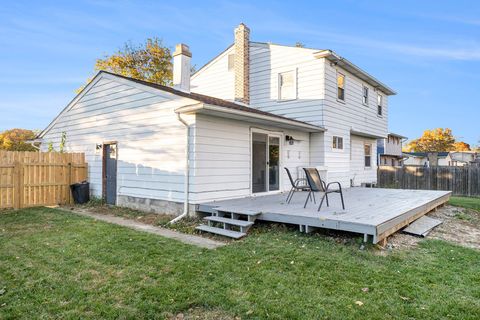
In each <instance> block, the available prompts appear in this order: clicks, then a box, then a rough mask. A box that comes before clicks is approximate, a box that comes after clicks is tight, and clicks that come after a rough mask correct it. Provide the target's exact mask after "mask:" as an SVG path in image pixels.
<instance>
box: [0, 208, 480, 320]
mask: <svg viewBox="0 0 480 320" xmlns="http://www.w3.org/2000/svg"><path fill="white" fill-rule="evenodd" d="M479 284H480V252H479V251H476V250H473V249H467V248H463V247H459V246H455V245H452V244H449V243H446V242H442V241H434V240H427V241H422V242H421V243H420V246H419V247H418V248H416V249H412V250H410V251H398V252H393V253H391V254H389V255H386V256H382V255H379V254H377V253H375V249H374V248H368V249H367V250H359V246H358V243H350V244H338V243H336V242H335V241H334V240H330V239H329V238H327V237H325V236H322V235H303V234H300V233H296V232H292V231H291V230H284V229H281V228H272V229H267V228H262V227H260V228H254V229H253V233H252V234H251V235H249V236H248V237H246V238H245V239H244V240H242V241H238V242H234V243H232V244H230V245H228V246H225V247H222V248H220V249H217V250H206V249H200V248H197V247H194V246H189V245H185V244H182V243H179V242H176V241H174V240H170V239H165V238H162V237H158V236H155V235H151V234H146V233H141V232H137V231H133V230H130V229H126V228H123V227H119V226H115V225H110V224H106V223H103V222H98V221H94V220H91V219H87V218H83V217H80V216H76V215H74V214H71V213H66V212H63V211H59V210H55V209H46V208H36V209H27V210H21V211H10V212H3V213H1V214H0V319H14V318H15V319H16V318H25V319H33V318H35V319H36V318H63V319H69V318H70V319H78V318H83V319H84V318H110V319H112V318H125V319H129V318H159V319H163V318H168V316H169V315H170V314H177V313H180V312H182V313H185V314H187V315H188V314H189V313H190V312H192V311H189V310H192V309H193V310H196V311H194V312H195V313H196V314H200V315H201V316H203V317H204V318H211V319H214V318H219V317H226V318H228V317H229V316H231V317H235V316H239V317H241V318H242V319H264V318H272V319H321V318H328V319H450V318H451V319H479V318H480V285H479ZM364 288H368V290H366V289H364ZM362 289H363V290H362ZM356 302H361V303H358V304H356ZM360 304H362V305H360ZM199 310H200V311H199Z"/></svg>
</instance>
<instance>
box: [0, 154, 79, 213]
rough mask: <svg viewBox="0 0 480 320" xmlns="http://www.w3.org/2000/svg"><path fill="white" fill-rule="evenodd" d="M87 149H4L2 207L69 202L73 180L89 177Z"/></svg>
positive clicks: (0, 173)
mask: <svg viewBox="0 0 480 320" xmlns="http://www.w3.org/2000/svg"><path fill="white" fill-rule="evenodd" d="M87 168H88V167H87V163H86V162H85V155H84V154H83V153H73V154H70V153H40V152H23V151H22V152H19V151H3V150H0V208H24V207H32V206H44V205H57V204H67V203H71V202H72V197H71V193H70V184H72V183H75V182H80V181H83V180H87V173H88V169H87Z"/></svg>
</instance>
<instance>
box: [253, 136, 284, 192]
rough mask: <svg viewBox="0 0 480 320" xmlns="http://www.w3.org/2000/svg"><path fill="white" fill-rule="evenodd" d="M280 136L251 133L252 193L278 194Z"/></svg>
mask: <svg viewBox="0 0 480 320" xmlns="http://www.w3.org/2000/svg"><path fill="white" fill-rule="evenodd" d="M280 141H281V134H274V133H268V132H263V131H256V130H255V131H252V147H251V150H252V174H251V177H252V193H253V194H256V193H267V192H278V191H280V186H281V183H280V182H281V181H280V180H281V172H280V166H281V147H280V145H281V143H280Z"/></svg>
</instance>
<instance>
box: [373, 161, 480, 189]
mask: <svg viewBox="0 0 480 320" xmlns="http://www.w3.org/2000/svg"><path fill="white" fill-rule="evenodd" d="M377 176H378V186H379V187H381V188H397V189H424V190H449V191H452V193H453V194H454V195H458V196H471V197H480V167H478V166H464V167H438V166H436V167H429V168H428V167H427V168H425V167H415V166H404V167H387V166H379V167H378V175H377Z"/></svg>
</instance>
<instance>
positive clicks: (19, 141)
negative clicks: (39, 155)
mask: <svg viewBox="0 0 480 320" xmlns="http://www.w3.org/2000/svg"><path fill="white" fill-rule="evenodd" d="M35 136H36V135H35V132H33V131H32V130H27V129H10V130H5V131H3V132H1V133H0V150H7V151H38V150H37V149H36V148H35V147H34V146H32V145H31V144H30V143H27V140H33V139H35Z"/></svg>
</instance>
